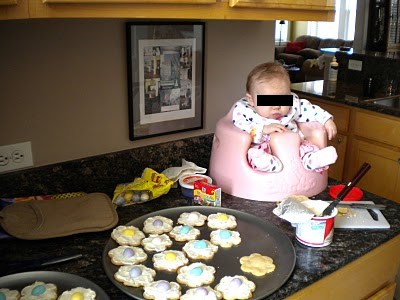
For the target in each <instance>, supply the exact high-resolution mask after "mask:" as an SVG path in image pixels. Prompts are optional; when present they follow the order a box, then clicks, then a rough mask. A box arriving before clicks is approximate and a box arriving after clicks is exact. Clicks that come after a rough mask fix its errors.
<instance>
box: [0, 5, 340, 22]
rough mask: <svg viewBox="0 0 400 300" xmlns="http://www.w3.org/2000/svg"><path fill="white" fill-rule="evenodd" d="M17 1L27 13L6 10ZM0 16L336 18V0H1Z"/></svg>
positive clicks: (319, 19)
mask: <svg viewBox="0 0 400 300" xmlns="http://www.w3.org/2000/svg"><path fill="white" fill-rule="evenodd" d="M14 1H15V2H18V1H21V3H24V2H26V8H28V7H29V12H28V14H25V15H18V14H14V13H13V14H11V12H9V11H7V9H9V8H10V7H16V6H18V3H17V4H16V3H14ZM2 2H6V3H7V4H2ZM10 2H12V3H11V4H9V3H10ZM28 3H29V5H28ZM0 18H1V19H13V18H14V19H21V18H129V19H176V20H178V19H186V20H190V19H191V20H280V19H285V20H293V21H295V20H302V21H333V20H334V18H335V5H334V0H325V1H322V0H316V1H311V0H306V1H300V0H292V1H289V0H275V1H272V0H0Z"/></svg>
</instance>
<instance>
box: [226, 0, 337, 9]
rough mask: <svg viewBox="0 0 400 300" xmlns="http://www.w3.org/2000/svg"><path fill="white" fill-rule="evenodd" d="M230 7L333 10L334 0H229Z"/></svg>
mask: <svg viewBox="0 0 400 300" xmlns="http://www.w3.org/2000/svg"><path fill="white" fill-rule="evenodd" d="M229 6H231V7H235V6H236V7H258V8H261V7H262V8H290V9H309V10H327V11H328V10H332V11H334V10H335V1H334V0H303V1H301V0H229Z"/></svg>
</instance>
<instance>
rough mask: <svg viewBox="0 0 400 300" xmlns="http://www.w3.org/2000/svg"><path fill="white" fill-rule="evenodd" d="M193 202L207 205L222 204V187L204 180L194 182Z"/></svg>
mask: <svg viewBox="0 0 400 300" xmlns="http://www.w3.org/2000/svg"><path fill="white" fill-rule="evenodd" d="M193 203H194V204H199V205H206V206H221V188H220V187H218V186H216V185H213V184H210V183H206V182H203V181H201V180H199V181H195V182H194V190H193Z"/></svg>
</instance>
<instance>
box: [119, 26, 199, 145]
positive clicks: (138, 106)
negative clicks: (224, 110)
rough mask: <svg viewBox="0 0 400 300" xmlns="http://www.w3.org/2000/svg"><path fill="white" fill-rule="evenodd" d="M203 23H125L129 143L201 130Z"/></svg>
mask: <svg viewBox="0 0 400 300" xmlns="http://www.w3.org/2000/svg"><path fill="white" fill-rule="evenodd" d="M204 29H205V23H204V22H173V23H171V22H128V23H127V24H126V33H127V57H128V109H129V139H130V140H132V141H133V140H138V139H144V138H150V137H155V136H160V135H165V134H172V133H177V132H182V131H188V130H195V129H201V128H203V95H204V35H205V34H204Z"/></svg>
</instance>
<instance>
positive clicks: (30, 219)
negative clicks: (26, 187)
mask: <svg viewBox="0 0 400 300" xmlns="http://www.w3.org/2000/svg"><path fill="white" fill-rule="evenodd" d="M117 222H118V215H117V212H116V211H115V208H114V207H113V205H112V203H111V199H110V198H109V197H108V196H107V195H106V194H103V193H91V194H85V195H82V196H78V197H74V198H69V199H55V200H50V201H46V200H33V201H29V202H18V203H14V204H11V205H8V206H6V207H5V208H4V209H3V210H2V211H0V224H1V226H2V227H3V229H4V230H5V231H6V232H7V233H8V234H10V235H12V236H14V237H17V238H20V239H25V240H40V239H47V238H54V237H61V236H67V235H72V234H76V233H82V232H95V231H103V230H107V229H110V228H112V227H114V226H115V225H116V224H117Z"/></svg>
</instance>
